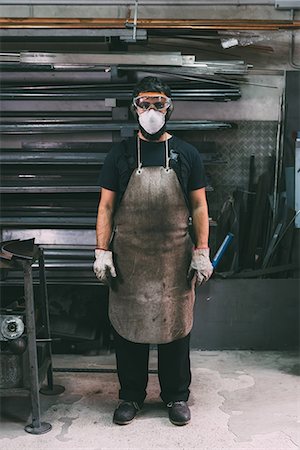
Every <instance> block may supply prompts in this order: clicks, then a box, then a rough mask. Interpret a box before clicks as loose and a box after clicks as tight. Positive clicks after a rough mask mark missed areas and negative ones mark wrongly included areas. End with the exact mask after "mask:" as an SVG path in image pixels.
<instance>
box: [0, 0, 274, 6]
mask: <svg viewBox="0 0 300 450" xmlns="http://www.w3.org/2000/svg"><path fill="white" fill-rule="evenodd" d="M136 2H137V0H118V1H114V2H113V3H112V1H111V0H110V1H109V0H2V2H1V3H2V5H26V6H30V5H46V6H47V5H64V6H68V5H69V6H75V5H76V6H86V5H94V6H100V5H101V6H102V5H109V6H119V5H126V6H129V5H134V4H135V3H136ZM138 4H139V5H140V6H142V5H148V6H151V5H153V6H156V5H168V6H173V5H174V6H175V5H181V6H188V5H191V6H200V5H207V6H214V5H219V6H224V5H233V6H240V5H263V6H270V5H274V6H275V0H252V1H251V0H250V1H249V0H210V1H209V0H138Z"/></svg>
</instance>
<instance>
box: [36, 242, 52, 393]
mask: <svg viewBox="0 0 300 450" xmlns="http://www.w3.org/2000/svg"><path fill="white" fill-rule="evenodd" d="M39 252H40V254H39V278H40V295H41V303H42V315H43V322H44V323H43V324H44V326H45V331H46V336H45V337H46V339H49V341H48V342H47V350H48V357H49V360H50V364H49V367H48V370H47V382H48V387H49V389H51V390H53V373H52V346H51V334H50V320H49V308H48V291H47V281H46V271H45V259H44V252H43V249H42V248H40V249H39Z"/></svg>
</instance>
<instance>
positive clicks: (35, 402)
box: [22, 261, 41, 428]
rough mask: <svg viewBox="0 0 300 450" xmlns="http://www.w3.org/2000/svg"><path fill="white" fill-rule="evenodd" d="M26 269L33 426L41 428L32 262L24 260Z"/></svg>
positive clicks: (25, 293) (25, 292)
mask: <svg viewBox="0 0 300 450" xmlns="http://www.w3.org/2000/svg"><path fill="white" fill-rule="evenodd" d="M22 266H23V270H24V297H25V307H26V332H27V340H28V356H29V374H30V376H29V378H30V397H31V408H32V427H33V428H41V413H40V398H39V379H38V360H37V348H36V342H35V339H36V329H35V313H34V293H33V284H32V268H31V261H30V262H22Z"/></svg>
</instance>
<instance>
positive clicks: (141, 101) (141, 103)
mask: <svg viewBox="0 0 300 450" xmlns="http://www.w3.org/2000/svg"><path fill="white" fill-rule="evenodd" d="M133 104H134V106H135V107H136V108H141V109H143V110H145V111H146V110H147V109H149V108H151V107H154V108H155V109H156V110H158V111H162V110H164V109H168V108H169V107H170V106H171V104H172V100H171V99H170V98H169V97H167V96H166V95H157V94H147V95H139V96H138V97H135V98H134V99H133Z"/></svg>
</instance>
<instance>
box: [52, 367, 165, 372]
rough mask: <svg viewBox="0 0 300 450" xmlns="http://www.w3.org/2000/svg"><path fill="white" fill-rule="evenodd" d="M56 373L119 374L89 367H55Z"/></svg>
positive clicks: (153, 370)
mask: <svg viewBox="0 0 300 450" xmlns="http://www.w3.org/2000/svg"><path fill="white" fill-rule="evenodd" d="M53 371H54V372H78V373H117V369H104V368H99V369H97V368H88V367H84V368H83V367H82V368H81V367H54V368H53ZM148 373H151V374H152V373H153V374H157V373H158V371H157V370H156V369H149V370H148Z"/></svg>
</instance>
